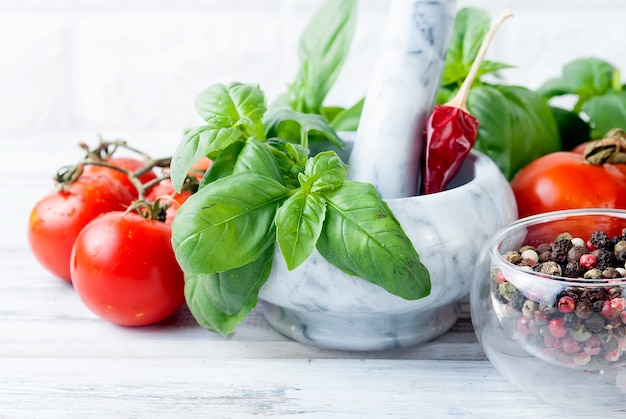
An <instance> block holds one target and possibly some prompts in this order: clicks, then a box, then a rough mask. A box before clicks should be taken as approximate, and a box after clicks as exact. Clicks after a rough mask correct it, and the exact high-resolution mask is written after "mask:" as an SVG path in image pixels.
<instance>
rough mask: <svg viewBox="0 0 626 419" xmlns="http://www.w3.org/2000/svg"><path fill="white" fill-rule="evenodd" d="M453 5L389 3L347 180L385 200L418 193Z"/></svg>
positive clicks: (445, 1) (412, 0)
mask: <svg viewBox="0 0 626 419" xmlns="http://www.w3.org/2000/svg"><path fill="white" fill-rule="evenodd" d="M455 12H456V0H438V1H423V0H417V1H416V0H392V2H391V5H390V9H389V14H388V17H387V22H386V27H385V32H384V33H383V36H382V40H381V47H380V52H379V56H378V59H377V61H376V63H375V66H374V70H373V73H372V78H371V80H370V84H369V86H368V91H367V95H366V99H365V104H364V106H363V113H362V118H361V123H360V125H359V128H358V131H357V139H356V142H355V144H354V150H353V152H352V155H351V157H350V162H349V167H350V169H349V173H348V176H349V177H350V178H351V179H353V180H358V181H363V182H369V183H372V184H373V185H374V186H376V188H377V189H378V191H379V192H380V194H381V196H382V197H383V198H400V197H406V196H413V195H415V194H416V193H417V182H418V178H419V172H420V159H421V154H422V145H421V143H422V141H421V136H422V132H423V125H424V121H425V120H426V117H427V116H428V113H429V112H430V111H431V109H432V107H433V104H434V101H435V97H436V93H437V88H438V86H439V80H440V76H441V72H442V69H443V64H444V61H445V56H446V52H447V48H448V44H449V41H450V36H451V33H452V27H453V26H454V17H455Z"/></svg>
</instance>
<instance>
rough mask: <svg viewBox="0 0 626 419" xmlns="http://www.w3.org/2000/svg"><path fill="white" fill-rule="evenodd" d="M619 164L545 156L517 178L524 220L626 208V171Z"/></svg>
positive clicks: (566, 154) (578, 156)
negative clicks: (553, 213) (562, 212)
mask: <svg viewBox="0 0 626 419" xmlns="http://www.w3.org/2000/svg"><path fill="white" fill-rule="evenodd" d="M618 166H620V165H617V164H608V163H607V164H603V165H592V164H590V163H588V162H587V161H586V160H585V158H584V156H583V155H582V154H581V153H578V152H567V151H561V152H556V153H551V154H547V155H545V156H542V157H540V158H538V159H536V160H534V161H532V162H531V163H529V164H528V165H527V166H526V167H524V168H523V169H521V170H520V171H519V172H518V173H517V174H516V175H515V177H514V178H513V180H512V182H511V187H512V188H513V192H514V194H515V198H516V201H517V206H518V211H519V216H520V217H526V216H529V215H533V214H538V213H543V212H547V211H555V210H561V209H574V208H623V209H626V171H625V170H624V169H623V168H622V167H618Z"/></svg>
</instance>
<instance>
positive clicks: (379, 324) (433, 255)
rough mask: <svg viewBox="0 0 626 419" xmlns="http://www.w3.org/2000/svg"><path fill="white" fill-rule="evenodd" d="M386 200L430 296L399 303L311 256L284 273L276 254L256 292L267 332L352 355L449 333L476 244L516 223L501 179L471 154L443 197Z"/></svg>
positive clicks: (488, 161)
mask: <svg viewBox="0 0 626 419" xmlns="http://www.w3.org/2000/svg"><path fill="white" fill-rule="evenodd" d="M386 202H387V203H388V205H389V207H390V208H391V210H392V211H393V213H394V215H395V216H396V218H397V219H398V221H399V222H400V224H401V225H402V227H403V228H404V230H405V232H406V233H407V235H408V236H409V238H410V239H411V241H412V242H413V245H414V246H415V249H416V250H417V252H418V253H419V255H420V259H421V261H422V263H423V264H424V265H425V266H426V267H427V268H428V270H429V272H430V275H431V283H432V290H431V293H430V295H429V296H428V297H425V298H423V299H420V300H414V301H408V300H404V299H402V298H400V297H397V296H395V295H392V294H390V293H388V292H387V291H385V290H384V289H382V288H380V287H378V286H376V285H374V284H371V283H369V282H367V281H365V280H363V279H361V278H358V277H353V276H349V275H347V274H345V273H343V272H342V271H341V270H339V269H337V268H335V267H334V266H333V265H331V264H330V263H328V262H327V261H326V259H324V258H323V257H322V256H321V255H320V254H319V253H318V252H317V251H315V252H314V253H313V254H312V255H311V256H310V257H309V259H307V260H306V261H305V262H304V263H303V264H302V265H301V266H299V267H298V268H296V269H294V270H293V271H289V270H288V269H287V267H286V265H285V262H284V259H283V257H282V255H281V254H280V251H279V250H277V251H276V254H275V258H274V264H273V268H272V272H271V274H270V278H269V279H268V281H267V283H266V284H265V285H264V286H263V287H262V288H261V290H260V293H259V297H260V299H261V300H263V301H265V304H264V314H265V317H266V318H267V320H268V322H269V323H270V324H271V325H272V327H274V328H275V329H276V330H277V331H279V332H280V333H282V334H284V335H286V336H288V337H290V338H292V339H294V340H296V341H299V342H303V343H307V344H311V345H315V346H321V347H326V348H332V349H341V350H357V351H371V350H383V349H391V348H396V347H404V346H408V345H415V344H419V343H422V342H426V341H428V340H431V339H433V338H435V337H437V336H439V335H441V334H443V333H445V332H447V331H448V330H449V329H450V328H451V327H452V325H453V324H454V323H455V322H456V320H457V318H458V315H459V300H461V299H462V298H463V297H465V296H466V295H467V294H468V293H469V288H470V284H471V282H472V278H473V269H474V265H475V262H476V260H477V258H478V254H479V251H480V249H481V248H482V246H483V244H484V242H485V241H486V240H487V238H488V237H489V236H490V235H491V234H492V233H493V232H494V231H495V230H497V229H498V228H500V227H502V226H504V225H506V224H509V223H510V222H512V221H514V220H515V219H516V218H517V206H516V204H515V198H514V196H513V193H512V191H511V188H510V186H509V184H508V182H507V180H506V179H505V177H504V176H503V175H502V173H501V172H500V170H499V169H498V167H497V166H496V165H495V163H493V161H492V160H491V159H489V158H488V157H487V156H485V155H483V154H481V153H479V152H477V151H472V152H471V154H470V155H469V157H468V158H467V160H466V161H465V163H464V165H463V168H462V169H461V171H460V172H459V174H458V175H457V177H456V178H455V179H454V181H453V183H452V184H451V185H450V187H449V188H448V189H447V190H446V191H443V192H440V193H437V194H432V195H423V196H413V197H408V198H397V199H387V200H386Z"/></svg>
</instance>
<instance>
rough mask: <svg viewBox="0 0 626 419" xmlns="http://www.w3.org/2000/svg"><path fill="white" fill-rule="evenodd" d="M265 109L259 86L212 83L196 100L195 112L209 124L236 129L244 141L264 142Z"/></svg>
mask: <svg viewBox="0 0 626 419" xmlns="http://www.w3.org/2000/svg"><path fill="white" fill-rule="evenodd" d="M266 109H267V107H266V103H265V94H264V93H263V91H262V90H261V89H260V88H259V86H258V85H256V84H242V83H231V84H229V85H223V84H219V83H218V84H212V85H210V86H209V87H207V88H206V89H204V90H203V91H202V92H201V93H200V94H199V95H198V97H197V98H196V111H197V112H198V115H200V117H201V118H202V119H204V120H205V121H206V122H207V123H208V124H209V125H211V126H215V127H219V128H237V129H239V130H240V131H241V132H242V133H243V137H244V138H247V137H252V136H254V137H257V138H259V139H263V125H262V123H261V120H262V118H263V115H264V114H265V111H266Z"/></svg>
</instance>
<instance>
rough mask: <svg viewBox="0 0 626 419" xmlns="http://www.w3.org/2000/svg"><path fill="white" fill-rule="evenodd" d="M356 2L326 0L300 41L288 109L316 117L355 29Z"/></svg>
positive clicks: (289, 90) (350, 0) (342, 62)
mask: <svg viewBox="0 0 626 419" xmlns="http://www.w3.org/2000/svg"><path fill="white" fill-rule="evenodd" d="M357 5H358V2H357V0H341V1H338V0H326V1H325V2H324V3H323V4H322V6H321V7H320V8H319V9H318V10H317V12H316V13H315V15H314V16H313V17H312V19H311V20H310V21H309V23H308V24H307V26H306V27H305V28H304V31H303V32H302V35H301V36H300V41H299V57H300V70H299V72H298V74H297V75H296V79H295V81H294V82H293V83H292V84H291V85H290V86H289V88H288V91H287V102H288V103H289V105H290V107H291V108H293V109H295V110H297V111H301V112H305V113H314V114H319V113H320V112H321V108H322V103H323V102H324V99H325V98H326V96H327V94H328V92H329V91H330V89H331V87H332V86H333V84H334V83H335V81H336V80H337V77H338V76H339V72H340V71H341V68H342V67H343V64H344V62H345V60H346V57H347V55H348V51H349V50H350V44H351V43H352V38H353V36H354V32H355V29H356V18H357V13H356V11H357Z"/></svg>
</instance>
